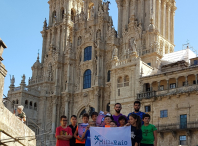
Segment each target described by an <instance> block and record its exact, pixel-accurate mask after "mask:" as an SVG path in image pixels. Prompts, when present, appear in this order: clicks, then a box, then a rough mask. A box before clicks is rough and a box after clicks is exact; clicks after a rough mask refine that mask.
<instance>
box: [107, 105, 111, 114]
mask: <svg viewBox="0 0 198 146" xmlns="http://www.w3.org/2000/svg"><path fill="white" fill-rule="evenodd" d="M107 112H110V103H108V104H107Z"/></svg>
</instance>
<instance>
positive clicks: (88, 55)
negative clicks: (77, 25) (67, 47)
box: [84, 46, 92, 61]
mask: <svg viewBox="0 0 198 146" xmlns="http://www.w3.org/2000/svg"><path fill="white" fill-rule="evenodd" d="M91 52H92V47H91V46H89V47H87V48H85V49H84V61H87V60H91V54H92V53H91Z"/></svg>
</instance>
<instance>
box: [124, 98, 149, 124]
mask: <svg viewBox="0 0 198 146" xmlns="http://www.w3.org/2000/svg"><path fill="white" fill-rule="evenodd" d="M140 106H141V103H140V102H139V101H135V102H134V112H132V113H130V114H136V115H138V116H140V118H141V120H142V119H143V116H144V114H145V113H143V112H141V111H140ZM130 114H129V115H130ZM129 115H128V117H127V118H128V120H129ZM143 124H144V122H143V121H142V125H143Z"/></svg>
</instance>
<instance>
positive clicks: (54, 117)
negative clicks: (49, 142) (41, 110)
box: [52, 97, 57, 134]
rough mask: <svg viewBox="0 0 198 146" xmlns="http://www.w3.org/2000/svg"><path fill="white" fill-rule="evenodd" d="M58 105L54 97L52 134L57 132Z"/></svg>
mask: <svg viewBox="0 0 198 146" xmlns="http://www.w3.org/2000/svg"><path fill="white" fill-rule="evenodd" d="M56 103H57V99H56V97H54V99H53V109H52V134H54V133H55V132H56Z"/></svg>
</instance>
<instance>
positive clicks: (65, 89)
mask: <svg viewBox="0 0 198 146" xmlns="http://www.w3.org/2000/svg"><path fill="white" fill-rule="evenodd" d="M66 89H67V81H66V82H65V90H66Z"/></svg>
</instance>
